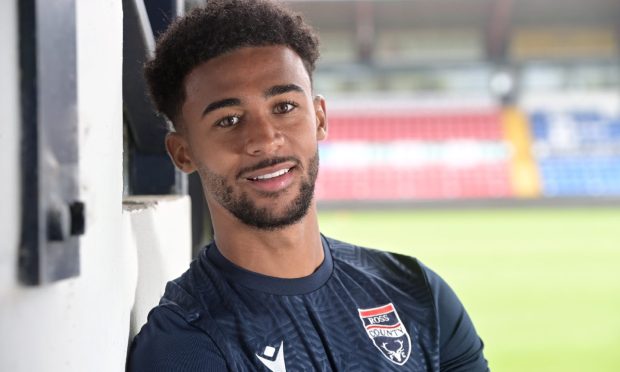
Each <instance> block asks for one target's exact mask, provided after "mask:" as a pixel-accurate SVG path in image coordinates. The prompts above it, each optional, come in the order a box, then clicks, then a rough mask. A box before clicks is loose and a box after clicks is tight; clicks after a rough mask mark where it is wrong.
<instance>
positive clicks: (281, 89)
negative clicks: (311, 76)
mask: <svg viewBox="0 0 620 372" xmlns="http://www.w3.org/2000/svg"><path fill="white" fill-rule="evenodd" d="M288 92H300V93H303V92H304V90H303V89H302V88H301V87H300V86H299V85H295V84H285V85H274V86H272V87H271V88H269V89H267V90H266V91H265V93H264V95H265V98H269V97H273V96H277V95H278V94H284V93H288Z"/></svg>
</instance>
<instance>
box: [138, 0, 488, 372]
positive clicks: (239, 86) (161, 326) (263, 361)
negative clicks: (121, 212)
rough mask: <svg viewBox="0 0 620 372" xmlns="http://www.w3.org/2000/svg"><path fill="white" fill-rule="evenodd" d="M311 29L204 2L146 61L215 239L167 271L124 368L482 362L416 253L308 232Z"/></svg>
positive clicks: (323, 121)
mask: <svg viewBox="0 0 620 372" xmlns="http://www.w3.org/2000/svg"><path fill="white" fill-rule="evenodd" d="M317 58H318V38H317V37H316V35H315V34H314V32H313V31H312V30H311V29H310V27H309V26H307V25H306V24H304V23H303V21H302V19H301V17H299V16H298V15H296V14H294V13H292V12H291V11H289V10H287V9H285V8H283V7H282V6H281V5H278V4H275V3H272V2H268V1H262V0H231V1H218V0H212V1H209V2H208V3H207V5H206V7H205V8H202V9H197V10H194V11H192V12H191V13H189V14H188V15H187V16H185V17H183V18H181V19H179V20H177V21H176V22H175V23H174V24H173V25H172V26H171V27H170V28H169V30H168V31H167V32H166V33H165V34H164V35H163V36H162V37H161V38H160V39H159V41H158V44H157V50H156V57H155V58H154V59H153V60H152V61H150V62H149V63H148V64H147V66H146V76H147V79H148V82H149V84H150V88H151V95H152V97H153V99H154V101H155V103H156V105H157V107H158V109H159V110H160V111H161V112H162V113H163V114H164V115H166V116H167V117H168V118H169V119H170V120H171V121H172V123H174V127H175V131H174V132H172V133H170V134H169V135H168V137H167V138H166V146H167V148H168V151H169V153H170V156H171V158H172V160H173V161H174V163H175V164H176V166H177V167H178V168H180V169H181V170H183V171H184V172H187V173H190V172H194V171H197V172H198V173H199V175H200V177H201V180H202V184H203V187H204V193H205V197H206V200H207V202H208V204H209V210H210V211H211V217H212V221H213V228H214V231H215V241H214V242H213V243H211V244H210V245H209V246H207V247H206V249H204V250H203V251H202V253H201V254H200V256H199V257H198V259H197V260H195V261H194V262H193V263H192V264H191V266H190V268H189V270H188V271H187V272H186V273H185V274H183V275H182V276H181V277H180V278H178V279H176V280H174V281H172V282H170V283H168V285H167V287H166V292H165V294H164V296H163V298H162V299H161V302H160V305H159V306H158V307H156V308H155V309H153V310H152V311H151V313H150V315H149V320H148V323H147V324H146V325H145V326H144V327H143V328H142V330H141V332H140V334H139V335H138V336H137V337H136V338H135V340H134V342H133V345H132V348H131V351H130V357H129V369H130V370H133V371H227V370H228V371H274V372H275V371H278V372H281V371H287V370H288V371H289V372H290V371H439V370H442V371H486V370H487V369H488V368H487V363H486V361H485V359H484V357H483V355H482V342H481V341H480V339H479V337H478V336H477V335H476V332H475V330H474V327H473V325H472V323H471V321H470V319H469V317H468V316H467V313H466V312H465V310H464V309H463V306H462V305H461V303H460V302H459V300H458V299H457V297H456V296H455V294H454V293H453V292H452V290H451V289H450V288H449V287H448V286H447V284H446V283H445V282H444V281H442V279H441V278H439V277H438V276H437V275H436V274H435V273H434V272H432V271H430V270H429V269H428V268H426V267H425V266H423V265H422V264H420V263H419V262H418V261H416V260H415V259H413V258H409V257H405V256H401V255H396V254H390V253H384V252H381V251H375V250H369V249H364V248H360V247H357V246H353V245H350V244H346V243H343V242H339V241H336V240H332V239H329V238H327V237H324V236H322V235H321V234H320V232H319V226H318V222H317V211H316V206H315V202H314V199H313V190H314V183H315V180H316V176H317V173H318V166H319V165H318V164H319V157H318V151H317V149H318V146H317V144H318V141H320V140H322V139H324V138H325V137H326V135H327V116H326V109H325V100H324V99H323V97H321V96H313V94H312V79H311V76H312V71H313V69H314V65H315V61H316V59H317Z"/></svg>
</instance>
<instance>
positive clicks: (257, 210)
mask: <svg viewBox="0 0 620 372" xmlns="http://www.w3.org/2000/svg"><path fill="white" fill-rule="evenodd" d="M318 173H319V152H318V149H317V151H316V152H315V154H314V156H313V157H312V158H311V159H310V160H309V161H308V170H307V172H306V174H305V177H304V178H303V179H302V182H301V185H300V187H299V191H298V194H297V196H296V197H295V199H293V201H292V202H291V204H290V205H289V206H288V207H287V208H286V209H285V210H284V212H282V213H281V214H279V215H278V214H276V213H274V211H273V210H272V209H270V208H267V207H258V206H257V205H256V203H254V202H253V201H252V200H251V199H250V197H249V196H248V194H247V193H245V192H243V193H240V194H236V193H235V191H234V189H233V187H232V186H231V185H230V184H229V183H228V182H227V181H226V179H225V178H224V177H223V176H221V175H219V174H217V173H214V172H212V171H211V170H210V169H208V168H207V167H204V166H203V167H200V176H201V178H202V183H203V187H205V188H206V190H207V192H209V193H210V194H211V195H212V196H213V197H214V199H215V200H216V201H217V202H218V203H219V204H220V205H221V206H222V207H224V208H225V209H226V210H228V211H229V212H230V213H231V214H232V215H234V216H235V217H236V218H237V219H239V220H240V221H241V222H243V223H244V224H246V225H248V226H252V227H255V228H257V229H260V230H267V231H275V230H280V229H283V228H285V227H287V226H291V225H293V224H295V223H297V222H299V221H301V219H302V218H304V217H305V216H306V214H308V210H309V209H310V205H311V204H312V200H313V198H314V185H315V183H316V178H317V175H318ZM279 195H280V193H273V194H271V195H268V197H273V198H277V197H278V196H279Z"/></svg>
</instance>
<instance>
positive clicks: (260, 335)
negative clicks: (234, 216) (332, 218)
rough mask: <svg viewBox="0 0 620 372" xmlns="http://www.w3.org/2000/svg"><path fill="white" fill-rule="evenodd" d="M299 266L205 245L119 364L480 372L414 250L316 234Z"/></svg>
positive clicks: (474, 349)
mask: <svg viewBox="0 0 620 372" xmlns="http://www.w3.org/2000/svg"><path fill="white" fill-rule="evenodd" d="M322 241H323V248H324V250H325V259H324V261H323V263H322V264H321V265H320V266H319V267H318V269H317V270H316V271H315V272H314V273H313V274H311V275H309V276H307V277H303V278H298V279H282V278H274V277H269V276H265V275H261V274H258V273H254V272H250V271H247V270H245V269H243V268H240V267H238V266H236V265H235V264H234V263H232V262H230V261H229V260H228V259H226V258H225V257H224V256H223V255H222V254H221V253H220V252H219V251H218V248H217V246H216V245H215V243H211V244H210V245H209V246H207V247H206V248H205V249H204V250H203V251H202V252H201V254H200V255H199V257H198V258H197V259H196V260H194V261H193V262H192V264H191V265H190V268H189V270H188V271H186V272H185V273H184V274H183V275H182V276H181V277H180V278H178V279H176V280H174V281H171V282H169V283H168V284H167V286H166V291H165V294H164V296H163V297H162V299H161V301H160V304H159V306H157V307H155V308H154V309H153V310H151V312H150V314H149V317H148V322H147V323H146V324H145V325H144V326H143V327H142V330H141V331H140V333H139V334H138V335H137V336H136V337H135V339H134V341H133V343H132V346H131V349H130V353H129V358H128V370H130V371H271V372H283V371H289V372H292V371H440V370H441V371H468V372H475V371H488V366H487V361H486V360H485V358H484V356H483V353H482V349H483V343H482V341H481V340H480V338H479V337H478V335H477V334H476V331H475V329H474V326H473V324H472V322H471V320H470V318H469V316H468V315H467V313H466V311H465V309H464V308H463V305H462V304H461V302H460V301H459V300H458V298H457V297H456V295H455V294H454V292H453V291H452V290H451V289H450V287H449V286H448V285H447V284H446V282H445V281H443V280H442V279H441V278H440V277H439V276H438V275H437V274H436V273H434V272H433V271H431V270H430V269H429V268H427V267H426V266H424V265H422V264H421V263H420V262H419V261H417V260H416V259H414V258H411V257H408V256H403V255H399V254H394V253H387V252H382V251H378V250H372V249H367V248H361V247H357V246H354V245H351V244H347V243H343V242H340V241H337V240H334V239H330V238H326V237H322Z"/></svg>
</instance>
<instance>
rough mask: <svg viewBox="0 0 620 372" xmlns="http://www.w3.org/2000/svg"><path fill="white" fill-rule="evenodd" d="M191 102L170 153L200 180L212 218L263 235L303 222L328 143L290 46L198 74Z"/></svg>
mask: <svg viewBox="0 0 620 372" xmlns="http://www.w3.org/2000/svg"><path fill="white" fill-rule="evenodd" d="M185 95H186V100H185V103H184V104H183V107H182V109H181V118H182V130H181V132H180V134H173V135H171V136H169V137H168V139H167V145H168V149H169V152H170V154H171V156H172V158H173V160H174V161H175V163H176V164H177V166H179V168H181V169H182V170H184V171H187V172H191V171H193V170H197V171H198V172H199V174H200V177H201V179H202V183H203V187H204V188H205V196H206V198H207V201H208V202H209V206H210V208H211V209H212V212H215V215H216V216H217V213H220V212H221V213H230V214H232V215H233V216H235V217H236V218H237V219H239V220H241V221H242V222H243V223H245V224H247V225H251V226H255V227H258V228H262V229H278V228H282V227H285V226H288V225H291V224H293V223H295V222H298V221H299V220H301V218H303V217H304V216H305V215H306V213H307V211H308V208H309V207H310V205H311V203H312V199H313V191H314V183H315V180H316V176H317V173H318V161H319V160H318V151H317V141H318V140H322V139H323V138H325V135H326V120H325V106H324V101H323V99H322V98H320V97H319V98H315V99H313V98H312V93H311V83H310V78H309V76H308V73H307V72H306V70H305V68H304V65H303V63H302V60H301V58H300V57H299V56H298V55H297V54H296V53H295V52H293V51H292V50H291V49H289V48H286V47H284V46H269V47H247V48H242V49H238V50H235V51H233V52H230V53H227V54H224V55H222V56H219V57H217V58H214V59H211V60H209V61H207V62H205V63H203V64H201V65H199V66H198V67H196V68H195V69H194V70H192V71H191V72H190V73H189V75H188V76H187V77H186V79H185Z"/></svg>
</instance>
